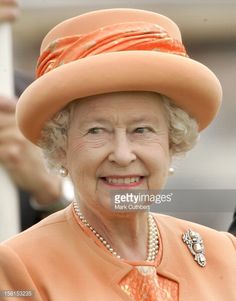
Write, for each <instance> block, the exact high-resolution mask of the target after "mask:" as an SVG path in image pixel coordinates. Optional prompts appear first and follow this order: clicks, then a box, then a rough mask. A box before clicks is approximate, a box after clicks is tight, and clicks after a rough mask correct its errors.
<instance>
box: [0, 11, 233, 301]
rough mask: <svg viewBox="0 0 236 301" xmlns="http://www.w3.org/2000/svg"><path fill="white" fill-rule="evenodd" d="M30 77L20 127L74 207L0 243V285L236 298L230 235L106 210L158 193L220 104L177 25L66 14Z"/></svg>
mask: <svg viewBox="0 0 236 301" xmlns="http://www.w3.org/2000/svg"><path fill="white" fill-rule="evenodd" d="M37 75H38V79H37V80H36V81H35V82H34V83H33V84H32V85H31V86H30V87H29V88H28V89H27V90H26V91H25V92H24V94H23V95H22V97H21V99H20V101H19V103H18V110H17V119H18V123H19V126H20V128H21V131H22V132H23V133H24V135H25V136H26V137H27V138H28V139H29V140H30V141H32V142H33V143H35V144H38V145H40V146H41V147H42V148H43V150H44V153H45V156H46V157H47V159H48V162H49V165H50V166H51V168H54V169H59V171H60V173H61V175H63V176H67V174H68V175H69V176H70V177H71V179H72V182H73V184H74V190H75V202H74V204H73V205H72V206H69V207H67V208H66V209H65V210H63V211H60V212H58V213H56V214H53V215H51V216H50V217H48V218H46V219H45V220H43V221H42V222H40V223H39V224H37V225H35V226H34V227H32V228H30V229H29V230H27V231H25V232H23V233H21V234H19V235H18V236H17V237H14V238H12V239H10V240H9V241H6V242H4V243H3V244H2V245H1V249H0V251H1V254H0V266H1V268H2V270H1V274H0V277H1V278H0V280H1V281H0V288H1V290H4V289H5V290H6V289H8V290H12V291H10V293H12V294H13V296H14V294H16V293H15V291H17V290H18V291H20V293H19V294H25V295H27V294H28V295H32V292H34V295H33V296H31V299H32V300H37V301H39V300H56V301H60V300H63V301H64V300H71V301H73V300H94V299H95V298H96V300H102V301H104V300H150V301H151V300H181V301H183V300H187V301H194V300H214V301H217V300H219V301H222V300H232V301H233V300H235V299H236V293H235V290H234V282H235V281H234V277H235V272H236V261H235V257H236V256H235V255H236V254H235V239H234V238H233V236H232V235H230V234H227V233H219V232H217V231H215V230H213V229H209V228H206V227H203V226H201V225H198V224H193V223H190V222H188V221H183V220H178V219H176V218H173V217H168V216H162V215H159V214H153V213H148V212H146V211H131V212H118V211H116V210H112V208H111V194H112V192H114V191H117V190H118V191H119V190H123V189H125V190H128V191H130V192H137V191H139V189H144V190H149V189H157V190H160V189H162V188H164V186H165V183H166V180H167V178H168V173H169V168H170V166H171V160H172V157H173V155H176V154H177V153H181V152H185V151H187V150H189V149H191V148H192V147H193V145H194V144H195V142H196V139H197V137H198V131H201V130H203V129H204V128H205V127H206V126H207V125H208V124H209V123H210V122H211V121H212V119H213V118H214V116H215V115H216V113H217V111H218V109H219V106H220V101H221V87H220V84H219V82H218V80H217V79H216V77H215V75H214V74H213V73H212V72H211V71H210V70H209V69H208V68H206V67H205V66H203V65H201V64H199V63H197V62H195V61H193V60H191V59H189V58H188V57H187V54H186V51H185V49H184V47H183V45H182V43H181V36H180V32H179V29H178V27H177V26H176V24H175V23H173V22H172V21H171V20H169V19H168V18H166V17H164V16H161V15H159V14H156V13H152V12H148V11H142V10H132V9H111V10H102V11H96V12H91V13H88V14H85V15H82V16H79V17H76V18H73V19H70V20H67V21H65V22H63V23H62V24H59V25H58V26H57V27H55V28H54V29H53V30H52V31H51V32H49V34H48V35H47V36H46V38H45V39H44V41H43V44H42V48H41V56H40V59H39V62H38V66H37ZM222 254H223V255H222ZM8 293H9V292H8ZM3 300H5V299H4V297H3ZM6 300H7V299H6ZM13 300H14V298H13Z"/></svg>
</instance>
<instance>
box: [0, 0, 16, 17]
mask: <svg viewBox="0 0 236 301" xmlns="http://www.w3.org/2000/svg"><path fill="white" fill-rule="evenodd" d="M18 15H19V8H18V1H17V0H0V22H5V21H7V22H12V21H15V19H16V18H17V17H18Z"/></svg>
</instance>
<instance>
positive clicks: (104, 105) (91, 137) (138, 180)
mask: <svg viewBox="0 0 236 301" xmlns="http://www.w3.org/2000/svg"><path fill="white" fill-rule="evenodd" d="M169 164H170V153H169V142H168V123H167V118H166V113H165V111H164V108H163V105H162V103H161V99H160V97H159V96H158V95H157V94H155V93H150V92H119V93H109V94H103V95H98V96H92V97H88V98H86V99H85V100H82V101H79V102H78V104H77V105H76V106H75V108H74V111H73V114H72V119H71V124H70V128H69V132H68V147H67V153H66V162H65V166H66V167H67V169H68V170H69V174H70V176H71V179H72V181H73V183H74V188H75V194H76V195H78V196H79V199H80V202H83V204H84V205H85V204H86V206H88V207H90V208H93V209H94V207H97V206H99V207H103V208H108V206H110V191H111V190H112V189H116V190H118V189H130V190H133V189H161V188H163V187H164V185H165V182H166V179H167V175H168V168H169Z"/></svg>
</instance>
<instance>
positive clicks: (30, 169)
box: [0, 95, 61, 205]
mask: <svg viewBox="0 0 236 301" xmlns="http://www.w3.org/2000/svg"><path fill="white" fill-rule="evenodd" d="M15 106H16V100H15V99H8V98H6V97H3V96H1V95H0V164H1V165H2V166H3V167H4V168H5V169H6V170H7V171H8V173H9V175H10V176H11V178H12V179H13V181H14V183H15V184H16V185H17V186H18V187H19V188H21V189H23V190H25V191H28V192H29V193H30V194H31V195H32V196H33V197H34V198H35V200H36V201H37V202H38V203H39V204H41V205H49V204H52V203H54V202H55V201H57V200H58V199H59V197H60V193H61V191H60V190H61V180H60V178H59V177H57V176H56V175H50V174H49V173H48V172H47V170H46V168H45V166H44V163H43V158H42V155H41V151H40V150H39V148H37V147H36V146H35V145H33V144H32V143H30V142H29V141H28V140H27V139H25V138H24V136H23V135H22V134H21V132H20V131H19V129H18V127H17V125H16V121H15Z"/></svg>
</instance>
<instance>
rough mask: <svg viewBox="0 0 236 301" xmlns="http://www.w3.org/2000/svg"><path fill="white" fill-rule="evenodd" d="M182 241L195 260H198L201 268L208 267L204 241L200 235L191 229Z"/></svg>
mask: <svg viewBox="0 0 236 301" xmlns="http://www.w3.org/2000/svg"><path fill="white" fill-rule="evenodd" d="M182 239H183V242H184V243H186V244H187V246H188V248H189V250H190V252H191V253H192V254H193V256H194V260H196V261H197V263H198V264H199V265H200V266H201V267H204V266H205V265H206V257H205V249H204V245H203V240H202V238H201V236H200V234H199V233H197V232H194V231H192V230H191V229H189V230H188V231H187V232H186V233H184V234H183V236H182Z"/></svg>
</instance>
